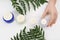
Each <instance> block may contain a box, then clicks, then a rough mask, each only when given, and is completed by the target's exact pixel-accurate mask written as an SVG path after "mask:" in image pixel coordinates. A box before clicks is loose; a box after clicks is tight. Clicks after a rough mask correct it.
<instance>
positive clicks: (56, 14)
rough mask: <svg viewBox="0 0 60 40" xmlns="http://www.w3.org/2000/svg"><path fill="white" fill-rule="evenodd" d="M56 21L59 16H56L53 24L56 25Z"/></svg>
mask: <svg viewBox="0 0 60 40" xmlns="http://www.w3.org/2000/svg"><path fill="white" fill-rule="evenodd" d="M56 20H57V14H56V15H55V19H54V22H53V24H55V23H56Z"/></svg>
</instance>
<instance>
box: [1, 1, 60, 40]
mask: <svg viewBox="0 0 60 40" xmlns="http://www.w3.org/2000/svg"><path fill="white" fill-rule="evenodd" d="M46 5H47V4H44V5H43V6H41V7H40V8H38V9H37V11H33V10H32V9H31V12H27V15H26V22H24V23H23V24H18V23H17V22H16V21H14V22H13V23H11V24H7V23H6V22H4V21H3V19H2V16H3V14H4V12H5V11H6V10H9V11H13V7H12V6H11V2H10V1H9V0H0V40H10V38H11V37H13V36H14V35H15V34H16V33H18V32H19V31H20V30H21V29H23V28H24V25H25V26H27V28H32V27H30V26H31V23H30V22H29V21H31V19H33V18H34V19H36V20H37V23H38V22H39V19H40V17H41V15H42V13H43V11H44V9H45V7H46ZM56 7H57V10H58V19H57V22H56V24H54V25H53V26H52V27H50V28H44V30H45V37H46V40H60V0H57V5H56ZM13 12H14V11H13ZM14 15H15V17H16V16H17V15H16V13H14Z"/></svg>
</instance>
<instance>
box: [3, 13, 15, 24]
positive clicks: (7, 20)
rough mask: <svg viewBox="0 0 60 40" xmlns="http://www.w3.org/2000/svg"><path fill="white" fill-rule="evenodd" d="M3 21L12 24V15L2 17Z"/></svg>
mask: <svg viewBox="0 0 60 40" xmlns="http://www.w3.org/2000/svg"><path fill="white" fill-rule="evenodd" d="M3 20H4V21H5V22H7V23H12V22H13V21H14V14H13V13H8V14H6V15H4V16H3Z"/></svg>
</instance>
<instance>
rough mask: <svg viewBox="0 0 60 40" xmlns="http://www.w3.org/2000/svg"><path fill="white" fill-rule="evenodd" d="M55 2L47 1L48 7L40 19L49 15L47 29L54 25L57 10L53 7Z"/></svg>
mask: <svg viewBox="0 0 60 40" xmlns="http://www.w3.org/2000/svg"><path fill="white" fill-rule="evenodd" d="M55 4H56V0H49V2H48V5H47V7H46V9H45V11H44V13H43V15H42V18H44V17H45V16H47V15H50V21H49V22H48V25H47V26H48V27H51V26H52V25H53V24H55V23H56V19H57V10H56V7H55Z"/></svg>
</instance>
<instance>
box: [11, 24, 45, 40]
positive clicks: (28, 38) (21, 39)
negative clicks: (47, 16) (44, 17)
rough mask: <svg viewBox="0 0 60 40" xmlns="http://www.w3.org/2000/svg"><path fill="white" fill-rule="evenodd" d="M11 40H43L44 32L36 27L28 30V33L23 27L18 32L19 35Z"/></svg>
mask: <svg viewBox="0 0 60 40" xmlns="http://www.w3.org/2000/svg"><path fill="white" fill-rule="evenodd" d="M11 40H45V37H44V30H43V29H42V28H41V27H40V26H37V25H36V26H35V27H34V28H33V29H30V31H26V27H25V28H24V29H23V30H22V31H20V34H18V33H17V35H16V36H14V38H11Z"/></svg>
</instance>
